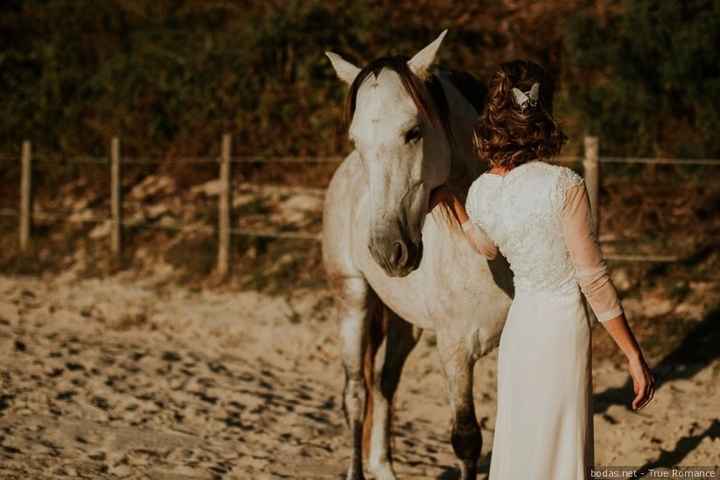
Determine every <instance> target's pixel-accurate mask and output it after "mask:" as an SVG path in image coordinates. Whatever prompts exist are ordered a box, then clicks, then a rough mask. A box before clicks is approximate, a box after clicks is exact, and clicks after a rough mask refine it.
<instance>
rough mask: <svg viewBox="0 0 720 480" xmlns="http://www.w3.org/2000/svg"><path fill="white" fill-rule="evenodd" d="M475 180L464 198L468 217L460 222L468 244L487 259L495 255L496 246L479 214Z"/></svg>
mask: <svg viewBox="0 0 720 480" xmlns="http://www.w3.org/2000/svg"><path fill="white" fill-rule="evenodd" d="M477 193H478V192H477V180H476V181H475V182H473V184H472V185H470V189H469V190H468V194H467V198H466V199H465V211H466V212H467V214H468V219H467V220H466V221H465V222H464V223H463V224H462V230H463V233H465V238H467V239H468V241H469V242H470V245H471V246H472V247H473V248H474V249H475V250H476V251H477V252H478V253H480V254H481V255H483V256H484V257H486V258H488V259H491V260H492V259H493V258H495V257H496V256H497V246H496V245H495V243H494V242H493V241H492V239H491V238H490V236H488V234H487V233H486V231H485V227H484V225H483V224H482V220H481V216H480V215H479V210H480V208H479V201H478V200H479V199H478V198H477Z"/></svg>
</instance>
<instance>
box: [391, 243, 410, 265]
mask: <svg viewBox="0 0 720 480" xmlns="http://www.w3.org/2000/svg"><path fill="white" fill-rule="evenodd" d="M407 258H408V251H407V247H406V246H405V244H404V243H403V242H399V241H398V242H395V245H393V250H392V255H391V256H390V263H392V264H393V265H394V266H396V267H403V266H405V263H406V262H407Z"/></svg>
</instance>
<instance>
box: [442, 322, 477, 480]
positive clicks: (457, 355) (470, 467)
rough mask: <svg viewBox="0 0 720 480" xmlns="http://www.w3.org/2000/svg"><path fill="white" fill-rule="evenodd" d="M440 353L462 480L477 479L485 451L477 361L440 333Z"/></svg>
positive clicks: (462, 343)
mask: <svg viewBox="0 0 720 480" xmlns="http://www.w3.org/2000/svg"><path fill="white" fill-rule="evenodd" d="M438 349H439V353H440V358H441V360H442V363H443V369H444V372H445V376H446V378H447V382H448V393H449V395H450V407H451V409H452V436H451V441H452V446H453V450H454V451H455V455H456V456H457V457H458V460H459V461H460V462H459V466H460V479H461V480H475V479H476V478H477V462H478V458H479V457H480V451H481V450H482V432H481V431H480V427H479V426H478V423H477V418H476V416H475V404H474V402H473V367H474V364H475V361H474V360H473V358H472V355H470V353H469V352H468V351H467V348H466V347H465V344H464V339H462V340H455V339H453V340H449V339H447V338H446V337H445V336H444V335H443V333H442V332H441V331H438Z"/></svg>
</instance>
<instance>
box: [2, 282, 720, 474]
mask: <svg viewBox="0 0 720 480" xmlns="http://www.w3.org/2000/svg"><path fill="white" fill-rule="evenodd" d="M331 306H332V300H331V298H330V297H329V296H328V294H327V293H326V292H324V291H322V290H312V291H292V292H289V293H288V295H287V296H285V297H269V296H265V295H262V294H259V293H257V292H229V291H225V292H223V291H221V290H217V289H216V290H213V291H205V290H185V289H183V288H179V287H169V286H167V284H166V283H163V282H162V281H161V279H157V278H146V279H144V280H140V281H139V280H138V279H137V278H133V277H132V276H130V275H127V276H123V275H116V276H114V277H110V278H105V279H84V280H82V279H76V278H73V277H72V276H71V275H68V276H65V277H62V276H61V277H50V278H45V279H39V278H18V277H13V278H9V277H0V372H1V377H0V379H1V380H0V382H1V383H0V385H1V390H0V477H1V478H8V479H12V478H17V479H36V478H37V479H52V478H88V479H90V478H92V479H116V478H152V479H168V480H169V479H212V478H223V479H248V478H252V479H265V478H272V479H275V478H303V479H322V478H342V472H343V470H344V468H345V465H346V462H347V459H348V456H349V438H348V435H347V432H346V430H345V426H344V422H343V418H342V413H341V406H340V394H341V390H342V368H341V365H340V361H339V358H338V350H337V341H336V327H335V323H334V321H333V316H332V308H331ZM716 320H717V319H716ZM716 323H717V321H716ZM593 335H607V334H606V333H605V332H604V331H603V330H602V328H601V327H600V326H596V328H595V330H594V331H593ZM713 338H715V339H716V338H717V336H715V337H713ZM431 340H432V335H431V334H430V335H426V337H425V338H424V340H423V341H422V342H421V344H420V345H419V346H418V348H417V349H416V351H415V352H414V353H413V354H412V356H411V358H410V360H409V363H408V366H407V368H406V371H405V375H404V377H403V381H402V382H401V387H400V390H399V392H398V397H397V414H396V421H395V440H394V444H395V459H396V465H397V471H398V474H399V476H400V477H401V478H406V479H445V480H449V479H453V478H457V472H456V471H455V469H454V464H455V460H454V455H453V453H452V449H451V446H450V443H449V428H448V427H449V413H450V411H449V408H448V406H447V400H446V397H445V382H444V379H443V377H442V375H441V373H440V368H439V363H438V360H437V356H436V352H435V351H434V348H433V347H432V343H433V342H432V341H431ZM718 348H719V349H720V346H718ZM496 358H497V351H495V352H493V353H492V354H490V355H488V356H487V357H485V358H483V359H482V360H481V361H480V362H479V363H478V365H477V368H476V377H477V386H476V403H477V410H478V418H479V419H480V423H481V426H482V430H483V436H484V444H483V451H482V458H481V460H480V464H481V475H480V478H485V477H486V475H487V470H488V465H489V458H490V457H489V453H490V450H491V446H492V437H493V426H494V422H495V388H496V383H495V364H496ZM595 360H596V361H595V362H594V367H593V370H594V378H593V381H594V391H595V404H596V406H595V409H596V414H595V417H594V421H595V435H596V447H595V449H596V463H597V464H599V465H629V466H636V467H640V466H644V467H646V469H647V468H653V467H656V466H666V467H667V466H673V465H718V464H719V463H720V422H719V421H718V417H720V381H719V380H720V355H715V356H714V357H711V361H709V362H701V363H698V364H693V363H689V364H688V363H681V364H671V363H668V362H667V361H666V362H665V363H664V364H663V365H662V369H661V370H662V371H659V372H658V379H659V383H660V386H659V389H658V391H657V394H656V399H655V400H654V402H653V404H652V406H650V407H648V408H647V409H645V410H642V411H641V412H639V413H635V412H632V411H631V410H629V409H628V408H627V404H628V403H629V401H630V391H629V390H628V388H627V384H626V381H627V375H626V373H625V371H624V370H623V369H622V362H611V361H608V360H603V361H600V360H597V359H595ZM651 360H652V362H658V361H660V359H659V358H658V359H651Z"/></svg>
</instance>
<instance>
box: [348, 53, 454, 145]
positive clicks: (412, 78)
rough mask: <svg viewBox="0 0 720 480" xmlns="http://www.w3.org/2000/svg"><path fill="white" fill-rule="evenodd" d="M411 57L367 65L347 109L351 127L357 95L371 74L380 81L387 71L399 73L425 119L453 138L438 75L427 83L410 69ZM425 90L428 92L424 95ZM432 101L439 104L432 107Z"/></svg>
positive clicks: (353, 84)
mask: <svg viewBox="0 0 720 480" xmlns="http://www.w3.org/2000/svg"><path fill="white" fill-rule="evenodd" d="M408 60H409V59H408V58H407V57H405V56H402V55H396V56H390V57H381V58H378V59H377V60H373V61H372V62H370V63H369V64H367V65H366V66H365V67H364V68H363V69H362V70H360V72H359V73H358V74H357V76H356V77H355V79H354V80H353V83H352V85H350V91H349V92H348V97H347V103H346V108H345V121H346V124H347V125H349V124H350V122H351V121H352V118H353V115H355V108H356V106H357V94H358V90H360V86H361V85H362V84H363V82H364V81H365V80H366V79H367V77H368V76H370V75H371V74H372V75H373V76H375V77H376V78H377V76H378V75H379V74H380V72H381V71H382V70H383V69H385V68H387V69H388V70H391V71H393V72H395V73H397V74H398V76H399V77H400V81H401V82H402V84H403V87H405V91H406V92H407V93H408V95H410V98H411V99H412V101H413V103H414V104H415V106H416V107H417V109H418V111H419V112H420V114H421V115H423V116H425V117H426V118H428V119H429V120H430V122H431V123H432V124H433V125H435V126H436V127H438V128H443V129H444V130H445V132H446V133H447V134H448V135H449V137H448V138H451V137H450V135H451V132H450V127H449V125H450V123H449V112H448V108H447V100H446V99H445V96H444V94H443V93H442V87H440V84H439V81H438V79H437V77H436V76H435V75H431V76H430V77H429V78H428V80H426V81H425V82H423V81H422V80H421V79H420V78H418V76H417V75H415V74H414V73H413V72H412V70H410V67H409V66H408V63H407V62H408ZM423 90H425V92H427V93H424V92H423ZM428 97H429V98H431V99H432V100H433V101H434V102H435V104H436V105H430V104H429V103H428V101H427V99H428Z"/></svg>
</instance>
